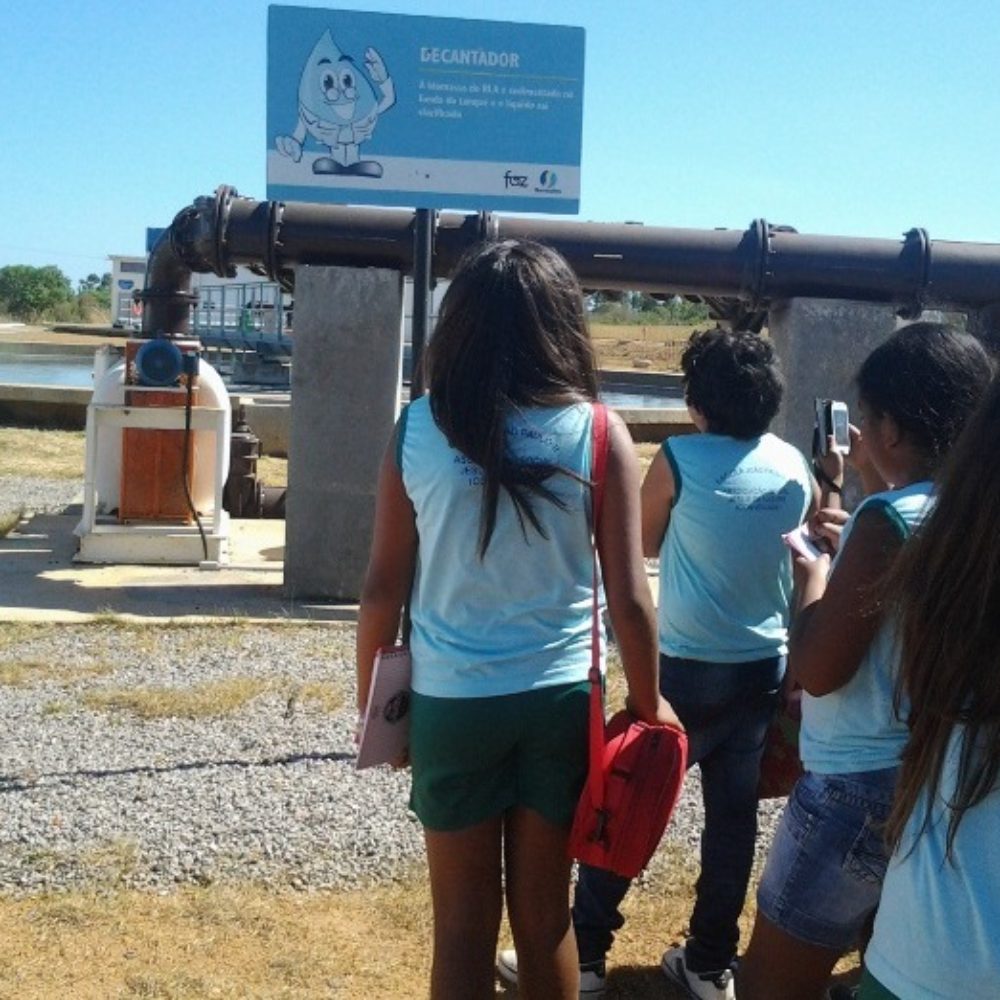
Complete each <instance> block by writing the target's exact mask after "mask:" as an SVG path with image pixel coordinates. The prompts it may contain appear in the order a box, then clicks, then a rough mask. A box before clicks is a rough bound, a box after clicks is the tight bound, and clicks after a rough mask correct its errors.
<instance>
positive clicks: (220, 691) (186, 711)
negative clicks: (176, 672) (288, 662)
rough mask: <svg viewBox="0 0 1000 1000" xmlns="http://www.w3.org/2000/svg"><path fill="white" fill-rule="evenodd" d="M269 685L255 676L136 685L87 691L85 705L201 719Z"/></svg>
mask: <svg viewBox="0 0 1000 1000" xmlns="http://www.w3.org/2000/svg"><path fill="white" fill-rule="evenodd" d="M269 687H270V684H269V683H268V682H267V681H266V680H262V679H260V678H256V677H229V678H225V679H223V680H218V681H207V682H206V683H204V684H197V685H194V686H193V687H187V688H168V687H139V688H117V689H114V690H108V691H88V692H87V693H86V694H85V695H84V696H83V699H82V700H83V703H84V704H85V705H86V706H87V708H91V709H96V710H100V711H108V712H130V713H131V714H132V715H136V716H138V717H139V718H140V719H171V718H180V719H204V718H215V717H218V716H223V715H232V714H233V713H234V712H238V711H239V710H240V709H241V708H243V706H244V705H246V704H247V703H248V702H250V701H253V699H254V698H256V697H258V696H259V695H261V694H263V693H264V691H266V690H267V689H268V688H269Z"/></svg>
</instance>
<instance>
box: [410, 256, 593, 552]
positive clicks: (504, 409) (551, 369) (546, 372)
mask: <svg viewBox="0 0 1000 1000" xmlns="http://www.w3.org/2000/svg"><path fill="white" fill-rule="evenodd" d="M426 364H427V372H428V377H427V385H428V388H429V391H430V405H431V412H432V413H433V415H434V421H435V423H437V425H438V427H440V428H441V430H442V431H443V432H444V434H445V436H446V437H447V439H448V443H449V444H450V445H451V446H452V447H453V448H456V449H457V450H458V451H460V452H462V454H463V455H465V456H466V457H467V458H469V459H471V460H472V461H473V462H475V463H476V464H477V465H478V466H480V468H482V470H483V474H484V484H483V497H482V507H481V517H480V527H479V556H480V558H482V557H483V556H485V554H486V550H487V548H488V547H489V544H490V539H491V538H492V537H493V529H494V528H495V526H496V518H497V504H498V502H499V498H500V490H501V489H504V490H506V491H507V492H508V493H509V494H510V497H511V500H512V501H513V503H514V510H515V512H516V514H517V517H518V521H519V522H520V525H521V529H522V531H526V527H525V522H526V521H527V522H528V523H530V524H531V526H532V527H533V528H534V529H535V530H536V531H538V532H539V533H540V534H541V535H542V536H543V537H544V535H545V532H544V529H543V527H542V525H541V522H540V521H539V519H538V516H537V514H536V513H535V509H534V505H533V498H535V497H538V498H541V499H543V500H546V501H548V502H551V503H554V504H556V505H557V506H560V507H561V506H563V502H562V501H561V500H560V498H559V496H558V495H557V494H556V493H555V492H554V491H553V490H552V489H550V488H549V487H548V486H547V485H546V480H547V479H548V478H549V477H550V476H552V475H553V474H554V473H556V472H559V471H565V470H561V469H558V468H557V467H555V466H553V465H548V464H544V463H525V462H518V461H517V460H516V459H515V458H514V456H513V455H512V454H511V452H510V450H509V448H508V447H507V434H506V429H507V417H508V415H509V414H510V413H511V412H512V411H514V410H516V409H517V408H520V407H530V406H558V405H563V404H566V403H571V402H579V401H583V400H594V399H596V398H597V373H596V365H595V362H594V349H593V346H592V344H591V341H590V333H589V330H588V328H587V318H586V312H585V311H584V305H583V293H582V291H581V289H580V285H579V283H578V282H577V280H576V276H575V275H574V274H573V271H572V270H571V268H570V266H569V264H567V263H566V261H565V260H564V259H563V258H562V257H561V256H560V255H559V254H558V253H556V252H555V251H554V250H552V249H550V248H549V247H545V246H542V245H541V244H539V243H533V242H530V241H526V240H504V241H502V242H498V243H488V244H483V245H481V246H478V247H474V248H473V249H472V250H470V251H469V252H468V253H467V254H466V255H465V256H464V257H463V258H462V260H461V261H460V262H459V264H458V267H457V269H456V271H455V274H454V276H453V277H452V279H451V285H450V287H449V288H448V291H447V293H446V294H445V297H444V299H443V300H442V303H441V310H440V313H439V317H438V323H437V326H436V328H435V330H434V336H433V337H432V338H431V341H430V346H429V347H428V350H427V355H426Z"/></svg>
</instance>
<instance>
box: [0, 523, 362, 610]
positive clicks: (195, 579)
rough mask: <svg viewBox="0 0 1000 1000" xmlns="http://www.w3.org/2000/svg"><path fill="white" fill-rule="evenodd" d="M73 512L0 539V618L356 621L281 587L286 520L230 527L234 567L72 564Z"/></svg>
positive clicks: (351, 606) (336, 607)
mask: <svg viewBox="0 0 1000 1000" xmlns="http://www.w3.org/2000/svg"><path fill="white" fill-rule="evenodd" d="M79 519H80V514H79V510H78V509H74V508H69V509H67V511H65V512H64V513H62V514H40V515H37V516H36V517H33V518H32V519H31V520H30V521H27V522H24V523H22V524H21V525H20V526H19V527H18V528H16V529H15V530H14V531H12V532H11V533H10V534H9V535H8V536H7V537H6V538H0V621H6V622H83V621H91V620H93V619H95V618H101V617H104V616H107V615H116V616H122V617H125V618H135V619H139V620H142V621H160V622H162V621H169V620H179V621H186V622H193V621H198V620H218V619H220V618H221V619H228V618H238V619H240V620H241V621H246V620H248V619H249V620H259V621H267V622H274V621H275V620H288V621H296V622H304V621H354V620H355V619H356V617H357V605H355V604H331V603H320V602H309V601H300V600H295V601H292V600H289V599H288V598H287V597H286V595H285V593H284V589H283V583H282V575H283V559H284V545H285V522H284V521H249V520H248V521H232V522H231V529H232V533H231V536H230V553H231V560H230V564H229V565H228V566H225V567H223V568H221V569H218V570H201V569H198V568H197V567H193V566H121V565H115V566H94V565H83V564H81V563H74V562H73V555H74V554H75V552H76V536H75V535H74V534H73V529H74V528H75V527H76V525H77V522H78V521H79Z"/></svg>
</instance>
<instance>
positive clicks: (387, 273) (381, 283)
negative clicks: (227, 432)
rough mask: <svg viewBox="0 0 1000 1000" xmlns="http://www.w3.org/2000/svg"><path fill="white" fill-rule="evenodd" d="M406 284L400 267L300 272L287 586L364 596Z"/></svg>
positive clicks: (303, 593) (310, 592) (393, 406)
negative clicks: (377, 485)
mask: <svg viewBox="0 0 1000 1000" xmlns="http://www.w3.org/2000/svg"><path fill="white" fill-rule="evenodd" d="M402 286H403V282H402V278H401V276H400V274H399V273H398V272H397V271H394V270H383V269H379V268H347V267H308V266H300V267H297V268H296V269H295V361H294V364H293V365H292V396H291V409H292V416H291V435H290V440H289V453H288V501H287V508H286V521H285V591H286V593H287V594H288V595H289V596H291V597H323V598H339V599H345V600H357V598H358V596H359V594H360V592H361V584H362V581H363V579H364V572H365V568H366V566H367V562H368V550H369V548H370V546H371V539H372V524H373V519H374V513H375V486H376V481H377V478H378V468H379V463H380V462H381V459H382V453H383V451H384V450H385V445H386V442H387V441H388V440H389V437H390V435H391V433H392V428H393V424H394V422H395V420H396V416H397V414H398V412H399V384H400V365H401V361H402V315H403V313H402V305H403V288H402Z"/></svg>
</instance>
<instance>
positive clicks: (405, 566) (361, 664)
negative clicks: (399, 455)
mask: <svg viewBox="0 0 1000 1000" xmlns="http://www.w3.org/2000/svg"><path fill="white" fill-rule="evenodd" d="M416 562H417V524H416V515H415V514H414V510H413V504H412V503H410V498H409V497H408V496H407V495H406V490H405V489H404V487H403V477H402V474H401V473H400V471H399V468H398V467H397V465H396V435H395V434H393V436H392V440H391V441H390V442H389V444H388V446H387V447H386V450H385V454H384V455H383V456H382V465H381V468H380V470H379V479H378V490H377V493H376V499H375V529H374V535H373V538H372V550H371V556H370V558H369V561H368V571H367V573H366V574H365V582H364V585H363V586H362V590H361V607H360V609H359V612H358V639H357V678H358V690H357V699H358V709H359V710H361V711H363V710H364V708H365V706H366V705H367V703H368V689H369V686H370V684H371V673H372V663H373V661H374V659H375V653H376V651H377V650H378V648H379V647H380V646H388V645H391V644H392V643H394V642H395V641H396V638H397V636H398V634H399V622H400V618H401V616H402V611H403V606H404V604H405V603H406V600H407V598H408V597H409V595H410V588H411V586H412V584H413V572H414V568H415V566H416Z"/></svg>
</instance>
